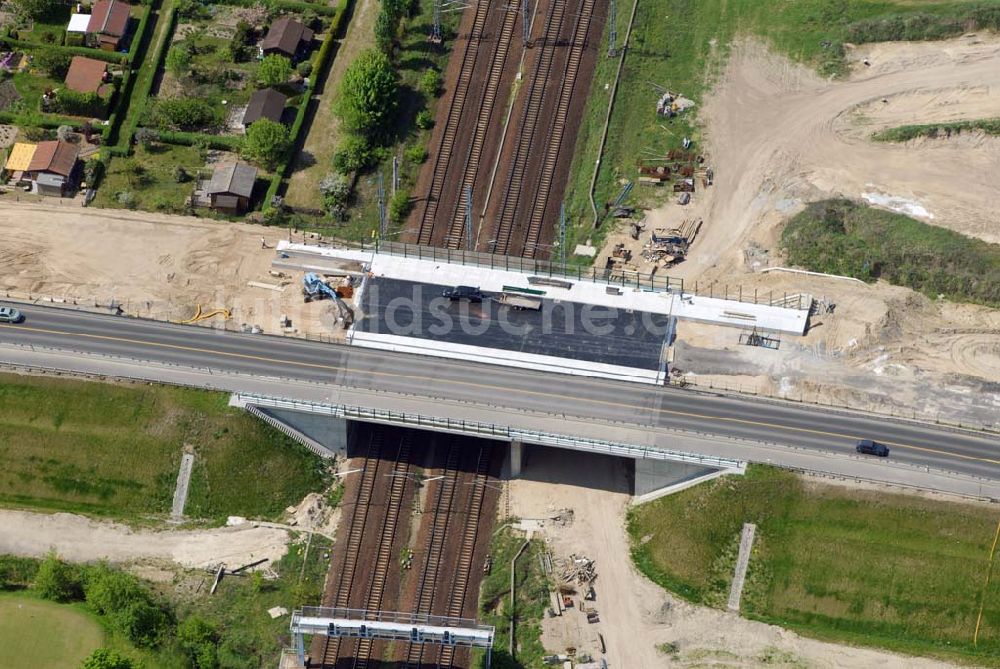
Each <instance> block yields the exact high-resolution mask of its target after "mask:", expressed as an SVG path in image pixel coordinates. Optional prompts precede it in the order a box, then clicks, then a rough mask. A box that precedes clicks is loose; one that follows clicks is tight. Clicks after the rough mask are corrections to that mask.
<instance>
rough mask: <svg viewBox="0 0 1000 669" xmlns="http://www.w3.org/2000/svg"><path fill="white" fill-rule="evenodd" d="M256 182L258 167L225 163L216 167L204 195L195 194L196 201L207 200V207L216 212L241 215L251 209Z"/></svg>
mask: <svg viewBox="0 0 1000 669" xmlns="http://www.w3.org/2000/svg"><path fill="white" fill-rule="evenodd" d="M256 180H257V168H256V167H253V166H251V165H247V164H246V163H223V164H220V165H217V166H216V167H215V169H214V170H213V171H212V179H211V181H209V182H208V184H207V185H205V187H204V190H203V193H195V199H196V201H204V200H207V205H208V206H209V207H210V208H212V209H214V210H215V211H221V212H223V213H226V214H241V213H243V212H244V211H246V210H247V209H249V208H250V196H251V195H252V194H253V185H254V182H255V181H256ZM199 195H200V196H201V197H199Z"/></svg>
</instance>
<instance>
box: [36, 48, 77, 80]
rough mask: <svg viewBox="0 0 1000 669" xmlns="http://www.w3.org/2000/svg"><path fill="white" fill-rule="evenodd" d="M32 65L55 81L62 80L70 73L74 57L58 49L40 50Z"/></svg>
mask: <svg viewBox="0 0 1000 669" xmlns="http://www.w3.org/2000/svg"><path fill="white" fill-rule="evenodd" d="M32 58H33V59H32V63H34V65H36V66H37V67H39V68H41V69H42V70H44V71H45V72H47V73H48V74H49V76H51V77H52V78H53V79H62V78H64V77H65V76H66V72H68V71H69V64H70V61H71V60H73V57H72V56H71V55H70V54H68V53H64V52H62V51H58V50H56V49H38V50H37V51H36V52H35V53H34V55H33V57H32Z"/></svg>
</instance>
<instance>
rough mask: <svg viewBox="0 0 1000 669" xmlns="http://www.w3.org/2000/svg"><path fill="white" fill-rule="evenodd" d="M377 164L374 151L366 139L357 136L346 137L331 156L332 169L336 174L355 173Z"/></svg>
mask: <svg viewBox="0 0 1000 669" xmlns="http://www.w3.org/2000/svg"><path fill="white" fill-rule="evenodd" d="M375 162H377V156H376V155H375V151H374V150H372V146H371V144H370V143H369V142H368V140H367V139H365V138H364V137H361V136H359V135H348V136H347V137H345V138H344V139H342V140H341V142H340V147H339V148H338V149H337V150H336V151H335V152H334V154H333V167H334V169H336V170H337V171H338V172H343V173H345V174H348V173H350V172H357V171H358V170H363V169H364V168H366V167H369V166H370V165H372V164H374V163H375Z"/></svg>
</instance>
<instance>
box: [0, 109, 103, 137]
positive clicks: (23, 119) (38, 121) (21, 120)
mask: <svg viewBox="0 0 1000 669" xmlns="http://www.w3.org/2000/svg"><path fill="white" fill-rule="evenodd" d="M0 123H7V124H10V125H20V126H25V127H35V128H58V127H59V126H63V125H68V126H70V127H72V128H73V129H74V130H77V131H79V130H80V128H82V127H83V124H84V121H81V120H80V119H79V118H74V117H71V116H56V115H55V114H46V115H44V116H39V117H32V116H26V115H24V116H23V115H20V114H14V113H12V112H0ZM105 130H106V128H105V127H104V126H102V125H95V126H92V132H91V134H93V135H101V134H103V133H104V131H105Z"/></svg>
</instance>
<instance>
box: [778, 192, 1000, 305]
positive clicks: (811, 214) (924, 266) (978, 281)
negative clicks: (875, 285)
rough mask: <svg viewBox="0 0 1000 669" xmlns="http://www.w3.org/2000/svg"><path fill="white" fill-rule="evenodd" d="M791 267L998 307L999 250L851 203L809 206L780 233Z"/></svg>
mask: <svg viewBox="0 0 1000 669" xmlns="http://www.w3.org/2000/svg"><path fill="white" fill-rule="evenodd" d="M781 244H782V246H783V247H784V249H785V251H786V253H787V254H788V261H789V262H790V263H791V264H794V265H799V266H802V267H805V268H807V269H809V270H813V271H817V272H825V273H828V274H840V275H846V276H852V277H855V278H858V279H862V280H863V281H875V280H878V279H884V280H886V281H888V282H890V283H892V284H895V285H898V286H906V287H908V288H912V289H913V290H916V291H919V292H922V293H924V294H925V295H927V296H929V297H932V298H934V297H937V296H938V295H944V296H945V297H948V298H950V299H954V300H959V301H965V302H975V303H979V304H986V305H989V306H993V307H997V306H1000V245H998V244H989V243H987V242H984V241H981V240H979V239H973V238H971V237H966V236H964V235H961V234H958V233H957V232H952V231H950V230H947V229H945V228H940V227H937V226H933V225H928V224H926V223H921V222H920V221H917V220H914V219H912V218H908V217H906V216H903V215H901V214H894V213H891V212H887V211H881V210H877V209H871V208H869V207H867V206H864V205H862V204H857V203H854V202H851V201H849V200H826V201H823V202H816V203H813V204H811V205H809V206H808V207H807V208H806V210H805V211H803V212H802V213H800V214H798V215H796V216H795V217H793V218H792V219H791V220H790V221H789V222H788V223H787V224H786V225H785V229H784V230H783V231H782V234H781Z"/></svg>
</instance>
